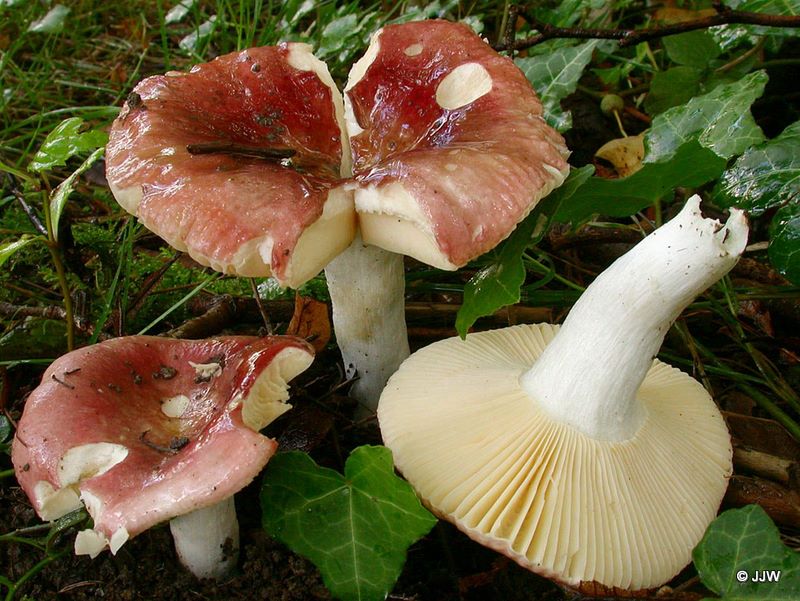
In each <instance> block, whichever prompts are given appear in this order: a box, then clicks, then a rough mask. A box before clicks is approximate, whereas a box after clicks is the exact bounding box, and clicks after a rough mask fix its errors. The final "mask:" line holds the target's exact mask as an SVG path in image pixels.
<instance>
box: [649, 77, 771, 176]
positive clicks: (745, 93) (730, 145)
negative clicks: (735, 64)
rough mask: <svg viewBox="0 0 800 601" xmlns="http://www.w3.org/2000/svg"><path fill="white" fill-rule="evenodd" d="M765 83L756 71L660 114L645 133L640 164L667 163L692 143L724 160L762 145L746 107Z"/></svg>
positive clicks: (760, 133) (748, 107) (748, 109)
mask: <svg viewBox="0 0 800 601" xmlns="http://www.w3.org/2000/svg"><path fill="white" fill-rule="evenodd" d="M766 83H767V74H766V73H765V72H764V71H756V72H754V73H751V74H750V75H747V76H746V77H744V78H742V79H741V80H740V81H738V82H734V83H731V84H723V85H720V86H717V87H716V88H714V89H713V90H712V91H711V92H709V93H708V94H704V95H702V96H696V97H694V98H692V99H691V100H690V101H689V102H687V103H686V104H684V105H682V106H676V107H673V108H671V109H669V110H667V111H665V112H663V113H661V114H660V115H658V116H657V117H655V118H654V119H653V124H652V126H651V127H650V129H649V130H648V131H647V133H646V134H645V138H644V145H645V149H646V152H645V157H644V162H645V163H659V162H664V161H669V160H670V159H671V158H672V157H673V156H674V155H675V154H676V153H677V151H678V149H679V148H680V147H681V146H682V145H683V144H685V143H686V142H690V141H693V140H696V141H697V142H699V143H700V145H701V146H703V147H704V148H708V149H710V150H712V151H713V152H714V153H715V154H716V155H717V156H720V157H722V158H724V159H730V158H731V157H734V156H736V155H739V154H741V153H742V152H744V151H745V149H747V148H748V147H749V146H752V145H753V144H758V143H760V142H762V141H763V140H764V134H763V133H762V131H761V128H760V127H758V125H756V122H755V120H754V119H753V116H752V115H751V114H750V105H751V104H753V102H754V101H755V99H756V98H758V97H759V96H761V95H762V94H763V93H764V86H765V85H766Z"/></svg>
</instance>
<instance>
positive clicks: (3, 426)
mask: <svg viewBox="0 0 800 601" xmlns="http://www.w3.org/2000/svg"><path fill="white" fill-rule="evenodd" d="M9 438H11V422H10V421H8V418H7V417H6V416H5V415H0V451H2V452H3V453H9V448H10V447H11V444H10V443H8V442H6V441H7V440H8V439H9Z"/></svg>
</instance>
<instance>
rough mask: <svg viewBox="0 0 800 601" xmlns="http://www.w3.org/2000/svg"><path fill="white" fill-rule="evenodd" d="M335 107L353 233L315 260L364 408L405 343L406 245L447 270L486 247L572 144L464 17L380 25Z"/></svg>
mask: <svg viewBox="0 0 800 601" xmlns="http://www.w3.org/2000/svg"><path fill="white" fill-rule="evenodd" d="M344 107H345V119H346V122H347V132H348V134H349V136H350V146H351V148H352V155H353V173H354V182H353V183H352V184H350V186H349V188H350V189H352V190H353V191H354V194H355V207H356V211H357V212H358V219H359V225H360V230H361V237H362V238H361V239H358V238H357V239H356V240H355V241H354V243H353V245H351V247H350V248H349V249H348V250H347V251H345V252H344V253H343V254H341V255H339V256H338V257H337V258H336V259H334V261H333V262H332V263H331V264H330V265H329V266H328V268H327V269H326V271H325V273H326V276H327V278H328V287H329V289H330V293H331V299H332V300H333V311H334V325H335V330H336V340H337V343H338V344H339V346H340V348H341V350H342V354H343V356H344V360H345V366H347V367H348V369H349V371H350V372H351V374H352V373H353V372H356V371H357V372H358V375H359V380H358V382H357V383H356V384H355V386H354V388H353V389H352V390H351V394H352V395H354V396H355V397H356V398H358V399H359V400H360V401H361V402H362V403H363V404H364V405H365V406H366V407H367V408H368V409H371V410H374V409H375V407H376V405H377V400H378V398H379V396H380V391H381V390H382V389H383V387H384V385H385V383H386V380H387V378H388V377H389V376H390V375H391V374H392V373H394V371H395V370H396V369H397V367H398V366H399V365H400V363H401V362H402V361H403V359H404V358H405V357H406V356H407V355H408V342H407V335H406V325H405V313H404V301H403V298H404V288H405V278H404V272H403V258H402V255H409V256H411V257H414V258H416V259H418V260H420V261H422V262H423V263H427V264H428V265H432V266H434V267H437V268H439V269H447V270H455V269H458V268H459V267H462V266H463V265H465V264H466V263H467V262H469V261H470V260H472V259H474V258H476V257H478V256H479V255H481V254H483V253H485V252H487V251H489V250H491V249H492V248H494V247H495V246H496V245H497V244H498V243H499V242H500V241H502V240H503V239H505V238H506V237H507V236H508V235H509V234H510V233H511V232H512V231H513V229H514V227H515V226H516V225H517V224H518V223H519V222H520V221H522V220H523V219H524V218H525V217H526V216H527V215H528V213H529V212H530V211H531V210H532V209H533V208H534V206H535V205H536V204H537V203H538V201H539V200H540V199H541V198H542V197H543V196H545V195H546V194H547V193H549V192H550V191H551V190H552V189H553V188H555V187H557V186H559V185H561V183H562V182H563V181H564V179H565V177H566V175H567V173H568V171H569V165H568V164H567V162H566V157H567V155H568V151H567V148H566V146H565V145H564V140H563V139H562V138H561V136H560V135H559V134H558V133H557V132H556V131H555V130H553V129H552V128H550V127H549V126H548V125H547V124H546V123H545V121H544V119H543V117H542V105H541V102H539V99H538V98H537V97H536V94H535V93H534V91H533V90H532V89H531V86H530V83H529V82H528V80H527V78H526V77H525V75H524V74H523V73H522V72H521V71H520V70H519V69H518V68H517V67H516V66H515V65H514V63H513V61H512V60H511V59H509V58H506V57H502V56H500V55H499V54H497V53H496V52H495V51H494V50H492V48H491V47H490V46H489V45H488V44H487V43H486V42H485V41H484V40H482V39H481V38H480V37H479V36H477V35H476V34H475V33H474V32H473V31H472V30H471V29H470V28H469V27H468V26H467V25H464V24H460V23H450V22H447V21H441V20H432V21H417V22H412V23H404V24H402V25H390V26H387V27H385V28H383V29H381V30H378V31H377V32H376V33H375V34H373V36H372V39H371V41H370V45H369V48H368V49H367V51H366V53H365V54H364V56H363V57H362V58H361V59H360V60H359V61H358V62H357V63H356V64H355V65H353V68H352V69H351V71H350V75H349V78H348V81H347V85H346V86H345V89H344ZM366 245H372V246H371V247H370V246H366ZM376 247H379V248H376ZM381 249H383V250H381ZM367 271H368V273H369V275H366V272H367ZM362 274H364V275H362ZM367 278H368V279H367Z"/></svg>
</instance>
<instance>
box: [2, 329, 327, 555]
mask: <svg viewBox="0 0 800 601" xmlns="http://www.w3.org/2000/svg"><path fill="white" fill-rule="evenodd" d="M312 360H313V350H312V348H311V347H310V346H309V345H308V344H306V343H305V342H304V341H302V340H299V339H296V338H292V337H287V336H273V337H267V338H257V337H249V336H241V337H240V336H237V337H226V338H218V339H212V340H198V341H187V340H174V339H167V338H159V337H151V336H131V337H125V338H116V339H113V340H109V341H107V342H103V343H100V344H96V345H93V346H89V347H85V348H82V349H79V350H77V351H74V352H72V353H69V354H67V355H64V356H63V357H61V358H59V359H58V360H57V361H55V362H54V363H53V364H52V365H51V366H50V367H49V368H48V369H47V371H45V374H44V377H43V380H42V383H41V384H40V385H39V387H38V388H36V389H35V390H34V391H33V392H32V393H31V395H30V396H29V397H28V400H27V402H26V405H25V411H24V413H23V415H22V418H21V419H20V422H19V426H18V428H17V433H16V436H15V438H14V442H13V446H12V461H13V464H14V469H15V471H16V476H17V479H18V481H19V483H20V485H21V486H22V488H23V490H24V491H25V492H26V494H27V495H28V497H29V498H30V499H31V501H32V503H33V505H34V508H35V509H36V511H37V513H38V514H39V516H40V517H42V518H43V519H46V520H53V519H57V518H58V517H61V516H62V515H64V514H66V513H67V512H69V511H72V510H74V509H77V508H78V507H80V501H81V500H82V501H83V502H84V503H85V505H86V507H87V509H88V510H89V513H90V514H91V515H92V517H93V518H94V530H95V533H96V535H97V536H99V537H101V539H102V540H103V542H108V543H109V544H110V546H111V550H112V552H116V550H117V549H118V548H119V546H121V545H122V543H124V542H125V541H126V540H127V539H128V538H129V537H131V536H135V535H136V534H139V533H141V532H143V531H144V530H147V529H148V528H150V527H151V526H153V525H155V524H157V523H159V522H162V521H165V520H168V519H171V518H173V517H175V516H178V515H182V514H184V513H187V512H189V511H192V510H195V509H199V508H202V507H207V506H210V505H214V504H216V503H218V502H220V501H222V500H224V499H226V498H227V497H229V496H231V495H233V494H234V493H236V492H237V491H239V490H240V489H241V488H243V487H244V486H246V485H247V484H248V483H249V482H251V481H252V479H253V478H254V477H255V476H256V475H257V474H258V473H259V472H260V471H261V469H262V468H263V467H264V466H265V465H266V464H267V462H268V461H269V458H270V457H271V456H272V455H273V454H274V453H275V449H276V447H277V443H276V442H275V441H274V440H271V439H269V438H267V437H265V436H263V435H261V434H259V433H258V429H259V428H261V427H263V426H264V425H266V424H265V423H263V422H264V421H268V420H270V421H271V419H274V417H277V415H279V414H280V413H282V412H283V411H285V410H287V409H288V408H289V407H290V406H289V405H286V404H285V403H283V402H282V401H284V400H285V399H286V398H288V394H287V390H286V389H287V384H286V381H288V380H289V379H291V378H292V377H294V376H295V375H297V374H298V373H300V372H301V371H303V370H304V369H306V368H307V367H308V366H309V365H310V364H311V361H312ZM259 403H261V404H262V407H261V408H260V416H261V417H265V419H256V420H253V419H252V415H253V412H252V411H250V417H248V405H252V404H259ZM264 403H266V405H267V408H266V411H264V409H265V408H264V407H263V404H264ZM256 413H259V411H257V412H256ZM246 422H248V423H246ZM253 422H255V423H253ZM100 548H102V546H101V547H100ZM92 554H93V555H94V554H96V552H94V553H92Z"/></svg>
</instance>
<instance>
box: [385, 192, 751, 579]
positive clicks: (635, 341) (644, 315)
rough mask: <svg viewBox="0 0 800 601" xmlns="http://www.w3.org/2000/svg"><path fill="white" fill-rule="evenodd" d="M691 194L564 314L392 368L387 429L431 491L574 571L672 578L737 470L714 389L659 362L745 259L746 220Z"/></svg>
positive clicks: (532, 563)
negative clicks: (690, 314)
mask: <svg viewBox="0 0 800 601" xmlns="http://www.w3.org/2000/svg"><path fill="white" fill-rule="evenodd" d="M699 203H700V199H699V197H697V196H694V197H692V198H691V199H689V201H688V202H687V204H686V206H685V207H684V208H683V210H682V211H681V212H680V213H679V214H678V215H677V216H676V217H675V218H674V219H672V220H671V221H669V222H668V223H666V224H665V225H663V226H662V227H660V228H658V229H657V230H655V231H654V232H653V233H652V234H650V235H649V236H647V237H646V238H645V239H644V240H642V241H641V242H640V243H639V244H638V245H636V246H635V247H634V248H633V249H632V250H631V251H630V252H628V253H627V254H626V255H624V256H623V257H621V258H620V259H618V260H617V261H616V262H615V263H614V264H612V265H611V266H610V267H609V268H608V269H607V270H606V271H605V272H603V273H602V274H601V275H600V276H599V277H598V278H597V279H596V280H595V281H594V282H593V283H592V284H591V285H590V286H589V287H588V288H587V289H586V291H585V292H584V294H583V295H582V296H581V298H580V300H579V301H578V302H577V303H576V304H575V306H574V307H573V308H572V310H571V311H570V313H569V316H568V317H567V319H566V321H565V322H564V325H563V326H561V328H560V329H559V328H558V326H552V325H548V324H538V325H519V326H514V327H510V328H505V329H501V330H495V331H490V332H481V333H477V334H470V335H469V336H468V337H467V338H466V340H461V339H458V338H453V339H448V340H444V341H440V342H437V343H434V344H432V345H430V346H428V347H426V348H424V349H422V350H420V351H418V352H416V353H414V354H413V355H412V356H411V357H410V358H409V359H407V360H406V361H405V362H404V363H403V365H402V366H401V367H400V369H399V370H398V372H397V373H396V374H395V375H394V376H392V378H391V379H390V380H389V383H388V384H387V386H386V389H385V390H384V392H383V394H382V396H381V399H380V405H379V407H378V419H379V422H380V427H381V432H382V435H383V439H384V442H385V444H386V445H387V446H388V447H389V448H391V449H392V452H393V454H394V459H395V464H396V466H397V467H398V469H399V470H400V471H401V472H402V473H403V475H404V476H405V477H406V478H407V479H408V480H409V482H411V484H412V486H414V488H415V489H416V490H417V492H418V493H419V495H420V496H421V497H422V498H423V500H424V501H425V503H426V504H427V505H428V506H430V507H431V508H432V510H433V511H434V512H435V513H437V514H438V515H440V516H442V517H443V518H445V519H447V520H449V521H451V522H453V523H454V524H455V525H456V526H457V527H458V528H460V529H461V530H463V531H464V532H465V533H467V535H469V536H470V537H471V538H473V539H475V540H477V541H478V542H480V543H482V544H484V545H486V546H489V547H491V548H493V549H495V550H497V551H500V552H501V553H504V554H505V555H507V556H509V557H510V558H512V559H513V560H515V561H516V562H518V563H519V564H520V565H522V566H524V567H526V568H528V569H531V570H533V571H535V572H538V573H540V574H543V575H545V576H547V577H550V578H554V579H556V580H559V581H561V582H564V583H566V584H568V585H573V586H574V585H578V584H580V583H582V582H585V583H589V582H596V583H600V584H602V585H604V586H607V587H619V588H623V589H642V588H650V587H655V586H658V585H660V584H662V583H664V582H666V581H667V580H669V579H670V578H671V577H672V576H674V575H675V574H676V573H678V571H679V570H681V568H683V567H684V566H685V565H686V564H687V563H689V561H690V560H691V552H692V549H693V547H694V546H695V545H696V544H697V542H698V541H699V540H700V538H701V537H702V535H703V532H704V531H705V528H706V527H707V526H708V524H709V523H710V522H711V520H712V519H713V518H714V516H715V515H716V512H717V509H718V507H719V504H720V502H721V500H722V496H723V494H724V492H725V489H726V487H727V482H728V478H729V476H730V474H731V469H732V467H731V443H730V437H729V435H728V432H727V429H726V427H725V424H724V421H723V419H722V417H721V415H720V412H719V410H718V408H717V407H716V405H715V404H714V402H713V401H712V399H711V397H710V396H709V395H708V393H707V392H706V391H705V389H704V388H703V387H702V386H701V385H700V384H699V383H698V382H697V381H695V380H694V379H692V378H691V377H689V376H688V375H686V374H684V373H682V372H680V371H679V370H677V369H675V368H673V367H670V366H668V365H666V364H664V363H662V362H660V361H658V360H657V359H654V357H655V355H656V353H657V352H658V349H659V347H660V345H661V343H662V341H663V339H664V336H665V334H666V332H667V331H668V329H669V327H670V325H671V324H672V322H673V321H674V320H675V319H676V318H677V316H678V315H679V314H680V312H681V311H682V310H683V309H684V308H685V307H686V306H687V305H688V304H689V303H690V302H691V301H692V300H693V299H694V298H695V296H696V295H698V294H700V293H701V292H702V291H703V290H705V289H706V288H707V287H708V286H710V285H711V284H713V283H714V282H715V281H717V280H718V279H719V278H720V277H722V276H723V275H724V274H725V273H727V272H728V271H729V270H730V269H731V268H732V267H733V266H734V264H735V263H736V261H737V260H738V258H739V256H740V255H741V253H742V251H743V250H744V247H745V244H746V241H747V224H746V220H745V218H744V216H743V214H742V213H741V212H740V211H736V210H733V211H731V216H730V218H729V219H728V221H727V223H726V224H725V225H724V226H722V225H721V224H720V223H719V222H717V221H716V220H711V219H705V218H703V217H702V215H701V213H700V209H699Z"/></svg>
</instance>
